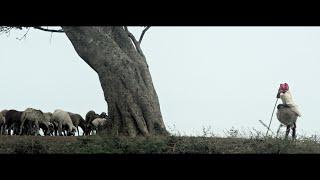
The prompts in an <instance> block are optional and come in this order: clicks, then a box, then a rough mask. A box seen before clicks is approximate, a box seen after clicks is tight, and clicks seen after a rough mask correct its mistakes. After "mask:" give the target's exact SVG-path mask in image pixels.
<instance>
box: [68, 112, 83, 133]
mask: <svg viewBox="0 0 320 180" xmlns="http://www.w3.org/2000/svg"><path fill="white" fill-rule="evenodd" d="M68 113H69V115H70V118H71V120H72V123H73V125H74V126H75V127H76V128H77V131H78V136H79V126H80V127H81V129H82V131H83V134H82V135H85V132H86V130H87V126H86V122H85V120H84V119H83V118H82V116H81V115H80V114H75V113H71V112H68Z"/></svg>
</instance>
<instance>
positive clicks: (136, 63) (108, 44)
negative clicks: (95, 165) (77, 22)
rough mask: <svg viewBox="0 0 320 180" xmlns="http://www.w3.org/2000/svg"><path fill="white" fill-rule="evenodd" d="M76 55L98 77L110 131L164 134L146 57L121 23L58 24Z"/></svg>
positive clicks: (134, 134) (117, 132) (135, 134)
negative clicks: (106, 106) (137, 48)
mask: <svg viewBox="0 0 320 180" xmlns="http://www.w3.org/2000/svg"><path fill="white" fill-rule="evenodd" d="M62 28H63V30H64V32H65V33H66V35H67V37H68V38H69V40H70V41H71V43H72V45H73V47H74V48H75V50H76V52H77V53H78V55H79V56H80V57H81V58H82V59H83V60H84V61H85V62H86V63H87V64H88V65H89V66H90V67H91V68H92V69H94V70H95V71H96V72H97V74H98V76H99V79H100V83H101V86H102V89H103V92H104V97H105V100H106V102H107V104H108V114H109V117H110V119H111V127H110V129H109V131H110V132H111V134H113V135H126V136H133V137H134V136H138V135H143V136H149V135H164V134H167V133H168V132H167V131H166V128H165V125H164V123H163V119H162V115H161V111H160V105H159V100H158V96H157V93H156V91H155V89H154V86H153V83H152V79H151V75H150V72H149V68H148V65H147V62H146V59H145V57H144V56H143V55H141V54H139V52H138V51H137V50H136V49H135V47H134V46H133V44H132V42H131V40H130V39H129V37H128V34H127V32H126V31H125V30H124V29H123V28H122V27H97V26H94V27H62Z"/></svg>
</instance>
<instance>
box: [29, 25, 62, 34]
mask: <svg viewBox="0 0 320 180" xmlns="http://www.w3.org/2000/svg"><path fill="white" fill-rule="evenodd" d="M33 28H35V29H39V30H42V31H47V32H58V33H63V32H64V31H63V30H62V29H59V30H56V29H48V28H47V29H46V28H42V27H41V26H33Z"/></svg>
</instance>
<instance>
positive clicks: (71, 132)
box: [68, 126, 77, 136]
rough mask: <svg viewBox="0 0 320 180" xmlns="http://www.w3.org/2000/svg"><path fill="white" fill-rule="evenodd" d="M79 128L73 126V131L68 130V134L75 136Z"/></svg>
mask: <svg viewBox="0 0 320 180" xmlns="http://www.w3.org/2000/svg"><path fill="white" fill-rule="evenodd" d="M76 131H77V128H76V127H74V126H72V128H71V131H69V132H68V136H74V135H75V134H76Z"/></svg>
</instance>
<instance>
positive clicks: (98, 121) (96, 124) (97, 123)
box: [91, 118, 107, 133]
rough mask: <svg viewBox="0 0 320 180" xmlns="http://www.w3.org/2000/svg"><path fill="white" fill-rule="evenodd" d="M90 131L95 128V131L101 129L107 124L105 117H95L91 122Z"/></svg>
mask: <svg viewBox="0 0 320 180" xmlns="http://www.w3.org/2000/svg"><path fill="white" fill-rule="evenodd" d="M91 124H92V131H93V130H96V133H97V131H98V130H100V129H102V128H103V127H105V126H106V124H107V119H106V118H95V119H94V120H93V121H92V122H91Z"/></svg>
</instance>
